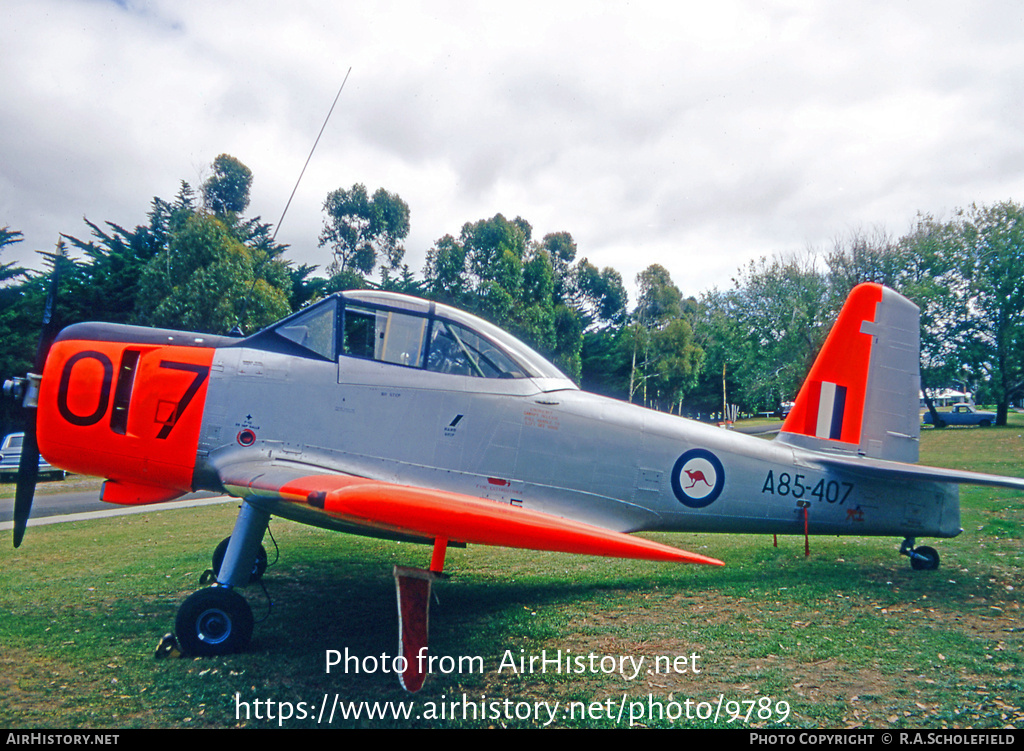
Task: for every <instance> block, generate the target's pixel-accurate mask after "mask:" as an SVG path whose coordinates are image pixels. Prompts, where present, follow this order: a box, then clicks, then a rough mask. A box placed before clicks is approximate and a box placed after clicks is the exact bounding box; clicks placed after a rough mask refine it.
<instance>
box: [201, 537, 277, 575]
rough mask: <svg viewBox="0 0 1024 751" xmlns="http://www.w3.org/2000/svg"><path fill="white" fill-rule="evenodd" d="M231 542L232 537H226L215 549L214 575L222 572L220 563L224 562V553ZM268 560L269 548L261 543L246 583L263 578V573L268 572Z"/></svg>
mask: <svg viewBox="0 0 1024 751" xmlns="http://www.w3.org/2000/svg"><path fill="white" fill-rule="evenodd" d="M229 542H231V537H225V538H224V539H223V540H221V541H220V543H218V545H217V547H216V548H214V549H213V575H214V576H216V575H217V574H219V573H220V564H222V563H223V562H224V554H225V553H226V552H227V551H228V543H229ZM267 560H268V559H267V549H266V548H265V547H263V546H262V545H260V549H259V550H257V551H256V561H255V562H254V563H253V565H252V573H251V574H249V581H248V582H246V584H255V583H256V582H258V581H259V580H260V579H262V578H263V574H265V573H266V572H267Z"/></svg>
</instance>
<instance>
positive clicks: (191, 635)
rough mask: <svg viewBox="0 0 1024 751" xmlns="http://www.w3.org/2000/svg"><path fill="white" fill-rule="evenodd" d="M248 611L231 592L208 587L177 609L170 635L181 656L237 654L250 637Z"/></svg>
mask: <svg viewBox="0 0 1024 751" xmlns="http://www.w3.org/2000/svg"><path fill="white" fill-rule="evenodd" d="M252 627H253V617H252V610H251V609H250V608H249V603H247V602H246V601H245V598H244V597H242V596H241V595H240V594H238V593H237V592H235V591H234V590H231V589H226V588H224V587H210V588H209V589H200V590H199V591H198V592H195V593H193V594H192V595H191V596H190V597H189V598H188V599H187V600H185V602H183V603H182V604H181V607H180V608H178V616H177V618H175V620H174V634H175V636H177V638H178V644H179V645H180V647H181V651H182V653H183V654H186V655H192V656H195V657H210V656H214V655H226V654H232V653H234V652H241V651H242V650H244V649H245V648H246V647H247V646H248V645H249V640H250V639H251V638H252Z"/></svg>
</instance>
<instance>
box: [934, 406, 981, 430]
mask: <svg viewBox="0 0 1024 751" xmlns="http://www.w3.org/2000/svg"><path fill="white" fill-rule="evenodd" d="M938 415H939V419H940V420H942V422H944V423H945V424H946V425H978V426H980V427H983V428H987V427H988V426H989V425H995V422H996V413H995V412H982V411H980V410H979V409H978V408H977V407H975V406H974V405H973V404H954V405H953V409H952V410H950V411H949V412H939V413H938ZM924 424H925V425H931V424H932V413H931V412H925V413H924Z"/></svg>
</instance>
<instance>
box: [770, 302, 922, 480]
mask: <svg viewBox="0 0 1024 751" xmlns="http://www.w3.org/2000/svg"><path fill="white" fill-rule="evenodd" d="M919 326H920V323H919V311H918V308H917V306H916V305H914V304H913V303H912V302H910V301H909V300H907V299H906V298H905V297H903V296H901V295H899V294H898V293H896V292H894V291H893V290H891V289H889V288H887V287H883V286H882V285H880V284H860V285H858V286H857V287H855V288H854V289H853V291H852V292H850V296H849V297H848V298H847V300H846V304H845V305H844V306H843V309H842V311H841V312H840V314H839V318H838V319H837V320H836V322H835V325H833V327H832V330H831V331H830V332H829V335H828V338H827V339H826V340H825V345H824V346H823V347H822V349H821V352H820V354H819V355H818V357H817V359H816V360H815V361H814V365H813V366H812V367H811V372H810V373H809V374H808V376H807V380H805V381H804V384H803V386H802V387H801V388H800V393H799V394H798V395H797V398H796V402H795V403H794V405H793V409H792V411H791V412H790V413H789V416H788V417H787V418H786V422H785V423H784V424H783V426H782V432H781V433H780V434H779V440H781V441H783V442H785V443H789V444H792V445H795V446H801V447H803V448H809V449H814V450H817V451H822V450H828V451H833V452H842V453H849V454H858V455H861V456H869V457H873V458H877V459H890V460H893V461H902V462H916V461H917V458H918V437H919V434H920V417H919V411H918V395H919V393H920V383H921V377H920V329H919Z"/></svg>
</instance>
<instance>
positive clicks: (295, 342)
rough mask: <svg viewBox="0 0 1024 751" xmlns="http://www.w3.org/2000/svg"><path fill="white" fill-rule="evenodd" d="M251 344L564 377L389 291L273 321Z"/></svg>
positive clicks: (498, 332) (512, 346) (502, 374)
mask: <svg viewBox="0 0 1024 751" xmlns="http://www.w3.org/2000/svg"><path fill="white" fill-rule="evenodd" d="M246 344H247V345H248V346H253V347H260V348H264V349H272V350H282V351H287V352H289V353H291V354H298V355H303V356H305V357H314V358H317V359H324V360H330V361H334V360H336V359H337V358H338V357H340V356H345V357H358V358H362V359H367V360H376V361H377V362H385V363H391V364H394V365H402V366H404V367H408V368H419V369H423V370H428V371H433V372H436V373H450V374H453V375H462V376H473V377H477V378H557V379H560V380H566V376H565V375H564V374H563V373H562V372H561V371H560V370H558V368H556V367H555V366H554V365H552V364H551V363H550V362H548V361H547V360H546V359H544V358H543V357H542V356H541V355H539V354H538V353H537V352H535V351H534V350H532V349H530V348H529V347H528V346H526V345H525V344H523V343H522V342H521V341H519V340H518V339H516V338H515V337H514V336H512V335H511V334H509V333H508V332H506V331H503V330H502V329H500V328H498V327H497V326H494V325H492V324H490V323H487V322H486V321H484V320H482V319H480V318H477V317H476V316H473V315H470V314H469V313H464V312H462V311H460V310H457V309H455V308H451V307H448V306H447V305H442V304H440V303H435V302H431V301H429V300H421V299H419V298H416V297H409V296H408V295H400V294H397V293H394V292H377V291H371V290H353V291H348V292H341V293H338V294H336V295H332V296H331V297H328V298H327V299H325V300H322V301H320V302H318V303H316V304H314V305H311V306H310V307H308V308H306V309H305V310H301V311H299V312H298V313H295V314H294V315H291V316H289V317H288V318H285V319H284V320H282V321H278V322H277V323H275V324H274V325H273V326H271V327H269V328H267V329H264V330H263V331H261V332H259V333H258V334H254V335H253V336H252V337H249V339H247V340H246Z"/></svg>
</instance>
